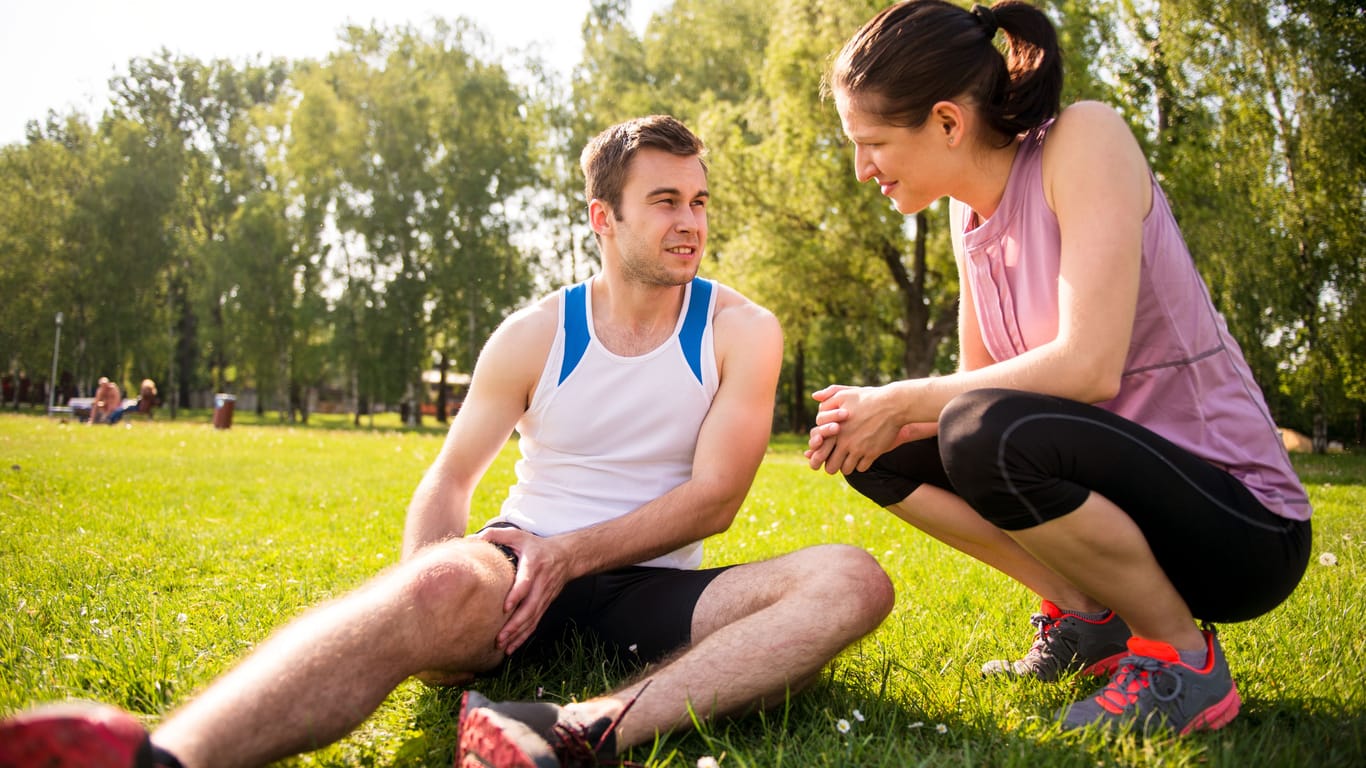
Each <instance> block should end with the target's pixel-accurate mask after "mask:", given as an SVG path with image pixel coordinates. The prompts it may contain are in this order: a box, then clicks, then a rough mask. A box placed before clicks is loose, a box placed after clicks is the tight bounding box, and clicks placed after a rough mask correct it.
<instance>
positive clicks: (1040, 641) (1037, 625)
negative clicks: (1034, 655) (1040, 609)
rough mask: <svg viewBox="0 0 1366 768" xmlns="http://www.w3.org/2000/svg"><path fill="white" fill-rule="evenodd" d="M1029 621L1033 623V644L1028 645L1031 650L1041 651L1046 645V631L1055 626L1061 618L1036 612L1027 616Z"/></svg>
mask: <svg viewBox="0 0 1366 768" xmlns="http://www.w3.org/2000/svg"><path fill="white" fill-rule="evenodd" d="M1029 621H1030V623H1031V624H1033V625H1034V645H1032V646H1030V650H1031V651H1035V650H1038V651H1042V650H1043V649H1044V648H1047V647H1048V632H1049V630H1051V629H1053V627H1056V626H1057V625H1058V623H1059V622H1061V621H1062V619H1061V618H1057V619H1054V618H1050V617H1049V616H1048V615H1047V614H1044V613H1036V614H1034V615H1033V616H1030V617H1029Z"/></svg>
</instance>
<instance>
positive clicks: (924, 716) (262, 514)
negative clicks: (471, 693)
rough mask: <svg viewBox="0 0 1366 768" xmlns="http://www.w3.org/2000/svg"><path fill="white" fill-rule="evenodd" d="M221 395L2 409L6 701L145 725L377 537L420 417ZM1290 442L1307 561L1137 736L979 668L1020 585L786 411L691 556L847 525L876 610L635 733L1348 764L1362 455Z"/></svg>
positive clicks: (391, 523)
mask: <svg viewBox="0 0 1366 768" xmlns="http://www.w3.org/2000/svg"><path fill="white" fill-rule="evenodd" d="M236 421H237V423H236V424H235V425H234V427H233V428H232V429H229V430H214V429H212V428H211V427H210V426H208V417H207V415H203V418H193V419H186V418H182V419H181V420H179V421H176V422H170V421H165V420H158V421H154V422H145V421H136V422H134V423H132V424H131V425H130V426H128V427H126V428H125V427H114V428H106V427H86V426H84V425H78V424H71V423H61V422H59V421H57V420H55V419H49V418H46V417H42V416H25V415H3V416H0V473H2V474H0V476H3V481H2V482H0V669H3V676H2V677H3V679H0V714H7V713H9V712H12V711H14V710H17V709H21V708H23V707H26V706H29V705H31V704H34V703H38V702H44V701H50V700H54V699H63V698H67V697H77V698H84V699H95V700H99V701H104V702H107V703H111V704H115V705H118V706H121V707H124V708H126V709H129V710H131V711H133V712H135V713H138V714H139V715H140V716H142V717H143V718H144V719H145V721H146V723H147V724H148V725H149V726H151V725H155V723H156V722H157V721H158V720H159V719H160V718H161V717H162V716H163V715H164V714H165V713H167V712H168V711H169V710H170V709H172V708H173V707H174V706H175V705H176V704H177V703H178V702H181V701H183V700H184V699H186V698H187V697H189V696H190V695H191V694H192V693H193V692H194V691H195V690H196V689H197V688H199V687H201V686H203V685H205V684H207V683H208V682H209V681H210V680H212V679H213V678H214V677H215V676H216V675H217V674H219V673H221V672H222V671H224V670H225V669H226V668H227V667H228V666H229V665H230V664H232V663H233V661H234V660H236V659H237V658H239V657H240V656H241V655H242V654H243V653H245V652H246V651H248V650H249V649H250V648H251V647H252V645H253V644H255V643H257V642H259V641H261V640H262V639H264V638H265V637H266V636H267V635H268V634H269V633H270V631H271V629H272V628H274V627H276V626H278V625H280V624H281V623H283V622H285V621H287V620H288V619H290V618H291V617H293V616H295V615H297V614H298V613H299V612H300V611H302V610H303V609H304V608H306V607H308V606H310V605H312V604H315V603H316V602H318V601H320V600H323V599H326V598H330V597H333V596H337V595H341V594H343V593H345V592H347V591H348V590H350V589H352V588H354V587H356V586H357V585H359V584H361V583H362V582H363V581H365V580H366V579H367V578H368V577H370V576H372V575H373V574H375V573H376V572H378V571H379V570H381V569H383V568H384V567H386V566H388V565H391V564H393V563H394V562H396V561H397V559H398V557H399V547H400V537H401V531H402V521H403V513H404V508H405V506H406V504H407V502H408V498H409V495H410V494H411V492H412V490H413V487H414V486H415V485H416V483H417V481H418V479H419V477H420V475H421V473H422V472H423V470H424V469H425V468H426V467H427V465H428V464H429V463H430V462H431V460H432V459H433V457H434V456H435V455H436V452H437V449H438V447H439V446H440V440H441V437H440V433H439V431H437V430H431V429H429V430H424V431H417V432H411V431H403V430H398V429H384V430H377V431H371V430H368V429H367V430H354V429H350V428H348V427H347V426H346V422H344V421H341V420H335V423H333V422H331V421H327V420H316V419H315V421H318V422H319V423H317V424H315V425H313V426H310V427H309V428H292V427H283V426H268V425H264V424H257V423H256V420H255V419H253V418H252V417H251V416H250V415H241V414H239V415H238V418H237V419H236ZM267 421H268V420H267ZM377 426H391V427H396V424H393V425H388V424H386V423H384V422H382V421H381V422H378V423H377ZM514 450H515V449H514V448H513V447H512V446H509V449H508V450H507V451H505V452H504V455H503V456H502V457H501V458H500V459H499V460H498V461H497V462H496V463H495V465H494V467H493V468H492V470H491V472H490V474H489V476H488V477H487V478H486V480H485V482H484V484H483V486H482V487H481V489H480V491H479V494H478V497H477V499H476V514H475V517H476V523H477V522H481V521H482V520H483V519H485V518H487V517H488V516H491V515H492V514H493V512H494V510H495V509H496V506H497V503H498V501H499V500H500V499H501V495H502V493H503V491H504V490H505V489H506V487H507V486H508V485H509V484H510V483H511V481H512V459H513V452H514ZM1297 466H1298V468H1299V470H1300V472H1301V476H1302V477H1303V479H1304V481H1305V485H1306V486H1307V487H1308V489H1309V493H1310V496H1311V497H1312V499H1313V501H1314V504H1315V508H1316V518H1315V521H1316V522H1315V545H1314V558H1313V560H1312V562H1311V564H1310V568H1309V572H1308V574H1307V575H1306V577H1305V579H1304V581H1303V583H1302V584H1301V586H1300V588H1299V590H1298V591H1297V592H1296V593H1295V594H1294V595H1293V596H1292V597H1291V599H1290V600H1289V601H1288V602H1287V603H1286V604H1284V605H1282V606H1281V607H1280V608H1278V609H1277V610H1276V611H1274V612H1272V613H1271V614H1269V615H1267V616H1264V617H1262V618H1259V619H1257V620H1255V621H1251V622H1247V623H1244V624H1232V625H1226V626H1223V627H1221V637H1222V639H1223V642H1224V647H1225V649H1226V651H1227V653H1228V655H1229V659H1230V664H1231V666H1232V669H1233V674H1234V678H1235V679H1236V680H1237V682H1238V685H1239V689H1240V691H1241V693H1242V697H1243V712H1242V715H1241V716H1240V717H1239V718H1238V719H1237V720H1235V721H1234V722H1233V723H1232V724H1231V725H1230V726H1228V727H1227V728H1225V729H1223V730H1221V731H1218V732H1215V733H1212V734H1199V735H1196V736H1192V737H1187V738H1183V739H1170V738H1162V739H1150V740H1147V741H1141V740H1136V739H1134V738H1131V737H1105V736H1102V735H1100V734H1095V733H1087V734H1082V735H1081V736H1076V735H1064V734H1061V733H1059V732H1058V730H1057V728H1056V726H1054V725H1053V723H1052V717H1051V715H1052V713H1053V711H1054V710H1056V709H1057V708H1058V707H1060V706H1062V705H1063V704H1066V703H1068V702H1069V701H1072V700H1074V699H1076V698H1079V697H1081V696H1082V695H1084V694H1086V693H1089V692H1090V690H1091V689H1092V688H1093V687H1095V686H1094V684H1092V683H1089V682H1086V681H1082V680H1068V681H1064V682H1063V683H1061V684H1055V685H1044V684H1040V683H1033V682H1019V681H1005V680H997V679H983V678H982V677H981V676H980V675H979V674H978V671H977V670H978V669H979V667H980V665H981V663H982V662H983V661H985V660H987V659H991V658H1003V657H1006V656H1013V655H1015V654H1018V653H1020V652H1022V651H1023V650H1025V649H1026V648H1027V647H1028V644H1029V640H1030V633H1031V630H1032V627H1031V626H1030V625H1029V623H1028V618H1029V615H1030V613H1031V612H1032V611H1033V610H1034V609H1035V608H1036V606H1035V604H1034V603H1033V601H1031V599H1030V598H1029V596H1028V595H1027V594H1026V593H1025V592H1024V590H1023V589H1021V588H1019V587H1016V586H1013V585H1012V584H1011V583H1009V582H1008V581H1007V580H1006V579H1005V578H1004V577H1002V576H1000V575H999V574H996V573H995V572H993V571H990V570H989V569H987V568H986V567H984V566H982V565H980V564H977V563H976V562H974V561H972V560H970V559H969V558H967V557H966V556H963V555H960V554H957V553H955V552H953V551H950V550H948V549H947V548H945V547H944V546H942V545H940V544H938V543H936V542H934V541H932V540H930V539H929V538H928V537H926V536H924V535H923V534H920V533H918V532H916V531H914V530H912V529H911V528H909V527H908V526H906V525H905V524H903V523H900V522H899V521H897V520H895V519H894V518H892V517H891V516H890V515H889V514H887V513H885V512H883V511H882V510H879V509H877V508H875V507H874V506H873V505H872V504H870V503H868V502H866V501H864V500H863V499H862V498H861V497H859V496H858V495H857V494H855V493H853V492H852V491H850V490H849V489H848V488H847V487H846V486H845V484H844V483H843V482H842V481H840V480H838V479H835V478H830V477H827V476H826V475H824V474H818V473H815V472H811V471H810V470H808V469H807V468H806V467H805V464H804V462H803V460H802V459H801V457H800V443H799V442H798V441H797V439H796V438H791V437H787V438H778V439H775V441H774V443H773V445H772V446H771V450H770V454H769V456H768V458H767V459H766V461H765V462H764V465H763V467H762V469H761V470H760V473H759V477H758V479H757V480H756V483H755V487H754V490H753V492H752V494H751V496H750V498H749V500H748V501H747V503H746V504H745V506H744V507H743V508H742V509H741V511H740V514H739V516H738V517H737V519H736V522H735V524H734V525H733V526H732V528H731V529H730V531H728V532H727V533H725V534H724V535H722V536H719V537H716V538H714V539H713V540H712V541H710V542H709V543H708V550H707V562H708V564H719V563H729V562H735V561H739V560H752V559H758V558H763V557H768V556H772V555H776V554H780V553H783V552H786V551H789V550H792V549H795V548H797V547H801V546H804V545H808V544H814V543H819V542H828V541H835V542H846V543H850V544H855V545H858V546H861V547H864V548H866V549H868V550H869V551H871V552H873V553H874V554H875V555H876V556H877V557H878V559H879V560H880V561H881V563H882V564H883V566H884V567H885V568H886V569H887V571H888V573H889V574H891V576H892V579H893V581H894V583H895V584H896V587H897V606H896V609H895V610H894V611H893V613H892V615H891V617H890V618H889V619H888V620H887V621H886V622H885V623H884V624H883V625H882V627H881V628H879V629H878V630H877V631H876V632H875V633H874V634H872V635H870V636H869V637H868V638H866V639H865V640H864V641H863V642H861V643H859V644H858V645H856V646H854V647H852V648H850V649H849V650H847V651H846V652H845V653H844V654H842V655H841V656H839V657H838V658H837V659H836V660H835V661H834V662H832V663H831V664H830V665H829V666H828V667H827V669H826V671H825V673H824V674H823V676H822V679H821V680H820V682H819V683H818V684H816V685H815V686H814V687H813V688H811V689H809V690H808V691H806V692H805V693H803V694H801V695H799V696H796V697H794V698H793V699H792V700H791V701H790V703H789V704H788V705H787V706H786V707H782V708H778V709H775V710H771V711H768V712H766V713H764V714H762V715H755V716H751V717H748V718H743V719H739V720H734V721H722V722H717V723H715V724H712V725H710V726H707V727H706V728H705V729H704V730H703V731H702V732H700V733H688V734H686V735H674V736H670V737H667V738H665V739H663V740H662V741H660V742H659V743H658V744H656V745H655V746H654V748H653V749H651V748H637V749H636V750H634V751H633V752H632V754H631V755H630V757H631V759H633V760H636V761H639V762H642V763H645V764H647V765H650V766H683V767H686V768H691V767H692V766H694V765H696V764H697V761H698V759H699V758H701V757H703V756H708V755H710V756H712V757H714V758H716V759H717V760H718V761H719V763H720V765H722V766H779V765H785V766H921V765H923V766H1030V767H1031V768H1034V767H1036V766H1077V767H1078V768H1081V767H1083V766H1085V767H1086V768H1091V767H1093V766H1121V765H1122V766H1130V765H1154V766H1156V765H1161V766H1229V767H1230V768H1232V767H1234V766H1237V767H1238V768H1242V767H1243V766H1262V765H1265V766H1358V765H1366V693H1364V692H1363V691H1366V457H1361V456H1325V457H1306V458H1303V459H1297ZM1325 562H1335V564H1331V565H1329V564H1323V563H1325ZM813 576H817V575H815V574H813ZM813 618H815V619H816V620H818V618H819V617H813ZM338 673H339V674H345V670H344V669H339V670H338ZM619 679H620V677H619V673H618V671H617V670H615V669H613V668H611V667H610V666H609V665H607V664H605V663H604V661H603V660H602V659H600V658H597V657H596V656H595V655H594V654H593V653H591V652H585V651H578V652H574V653H570V654H568V658H567V659H566V660H565V662H564V664H563V665H560V666H555V667H541V668H530V669H520V670H514V671H511V672H508V673H505V674H503V675H502V676H501V677H498V678H496V679H490V680H485V681H482V682H481V683H480V688H481V690H483V691H484V692H485V693H487V694H489V695H490V696H492V697H494V698H512V697H517V698H529V697H532V696H534V695H536V693H537V692H538V691H540V692H541V693H542V695H543V696H544V698H545V699H547V700H551V701H562V700H568V699H571V698H576V697H577V698H583V697H586V696H589V695H592V694H594V693H597V692H599V691H600V690H601V689H603V688H604V687H605V686H607V685H610V684H611V683H613V682H615V681H617V680H619ZM457 703H458V692H455V691H441V692H438V691H433V690H431V689H428V688H425V687H424V686H422V685H420V684H418V683H415V682H411V681H410V682H408V683H405V684H403V685H402V686H400V687H399V689H398V690H396V691H395V692H394V694H393V695H392V696H391V697H390V698H389V700H388V701H387V702H386V703H385V704H384V706H383V707H382V708H381V709H380V711H379V712H377V713H376V714H375V716H374V717H372V718H371V719H370V720H369V721H367V723H366V724H365V725H364V726H363V727H362V728H361V729H359V730H358V731H356V732H355V734H354V735H353V736H352V737H351V738H349V739H347V740H346V741H344V742H342V743H340V744H337V745H334V746H332V747H329V748H327V749H325V750H322V751H320V752H316V753H313V754H310V755H307V756H304V757H301V758H297V759H296V760H294V761H291V762H290V763H288V764H295V765H318V766H353V765H367V766H368V765H376V766H408V765H413V766H443V768H444V766H448V765H449V764H450V756H451V749H452V745H453V740H454V730H453V723H452V712H453V710H454V708H455V706H456V705H457ZM841 720H843V721H846V722H847V723H848V724H849V729H848V731H847V732H841V730H840V729H839V728H837V725H838V724H839V722H840V721H841Z"/></svg>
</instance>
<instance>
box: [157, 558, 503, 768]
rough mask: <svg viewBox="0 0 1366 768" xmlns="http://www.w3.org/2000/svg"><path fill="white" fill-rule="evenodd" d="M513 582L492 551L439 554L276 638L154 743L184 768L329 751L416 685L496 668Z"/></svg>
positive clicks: (393, 572) (315, 612)
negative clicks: (409, 684) (408, 683)
mask: <svg viewBox="0 0 1366 768" xmlns="http://www.w3.org/2000/svg"><path fill="white" fill-rule="evenodd" d="M512 578H513V570H512V566H511V563H509V562H508V560H507V559H506V558H505V557H504V556H503V555H502V554H501V553H500V552H499V551H498V550H497V549H495V548H494V547H493V546H492V545H490V544H488V543H485V542H479V541H472V540H468V539H457V540H453V541H449V542H445V543H442V544H437V545H433V546H431V547H429V548H427V549H426V550H423V551H422V552H420V553H418V554H417V555H416V556H414V557H413V558H412V559H410V560H408V561H406V562H404V563H401V564H399V565H397V566H395V567H394V568H392V569H390V570H388V571H386V572H384V573H382V574H380V575H379V576H377V577H376V578H374V579H373V580H371V581H370V582H368V583H367V584H365V585H364V586H362V587H360V588H359V589H357V590H356V591H355V592H352V593H350V594H348V595H346V596H344V597H341V598H339V599H337V600H334V601H332V602H330V603H326V604H324V605H321V606H319V607H317V608H314V609H312V610H310V611H309V612H308V613H305V614H304V615H302V616H300V617H299V618H298V619H296V620H294V621H293V622H291V623H290V624H288V625H287V626H285V627H283V628H281V629H280V630H278V631H277V632H276V633H275V634H274V635H273V636H272V637H271V638H270V639H268V640H267V641H266V642H265V643H263V644H262V645H261V646H260V647H258V648H257V649H256V650H255V651H253V652H252V654H251V655H249V656H248V657H247V658H245V659H244V660H243V661H242V662H241V663H240V664H239V665H238V666H237V667H236V668H234V669H233V670H232V671H230V672H229V673H227V674H226V675H224V676H223V677H221V678H219V679H218V680H216V681H215V682H214V683H213V684H212V685H211V686H210V687H209V688H208V689H206V690H205V691H203V692H202V693H201V694H199V695H198V696H197V697H196V698H194V699H193V700H191V701H190V702H189V703H188V704H186V705H185V706H184V707H183V708H182V709H181V710H179V711H178V712H176V713H175V714H174V715H172V717H171V718H170V719H169V720H167V721H166V723H165V724H163V725H162V726H161V727H160V728H158V729H157V731H156V732H155V733H154V734H153V736H152V740H153V742H154V743H155V744H156V745H157V746H159V747H161V748H163V749H166V750H167V751H169V752H170V753H171V754H173V755H175V756H176V757H177V758H178V759H179V760H180V761H181V762H182V763H183V764H184V765H185V766H186V768H210V767H211V766H239V765H240V766H254V765H263V764H265V763H267V762H270V761H272V760H278V759H280V758H282V757H286V756H288V755H293V754H298V753H300V752H305V751H309V750H313V749H317V748H319V747H322V746H324V745H327V744H330V743H332V742H334V741H336V740H338V739H341V738H343V737H344V736H346V735H347V734H348V733H350V732H351V731H352V730H353V729H354V728H355V727H356V726H358V725H360V724H361V722H363V721H364V720H365V718H367V717H369V716H370V714H371V713H373V712H374V711H375V709H376V708H378V707H379V705H380V704H382V703H383V702H384V699H385V697H387V696H388V695H389V693H390V692H391V691H392V690H393V689H394V688H395V687H396V686H397V685H398V684H399V683H401V682H403V680H405V679H407V678H408V677H411V676H414V675H418V676H421V677H422V678H423V679H425V680H428V681H431V682H455V681H458V680H460V679H462V678H468V677H469V673H473V672H477V671H482V670H486V669H490V668H492V667H493V666H495V665H496V664H498V663H499V662H500V661H501V659H502V653H501V652H500V651H498V650H497V649H496V648H495V647H494V643H493V639H494V637H495V636H496V635H497V632H498V630H499V629H500V628H501V627H502V625H503V622H504V620H505V619H506V616H505V615H504V614H503V610H502V603H503V599H504V598H505V597H506V595H507V592H508V589H509V588H510V587H511V585H512Z"/></svg>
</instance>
